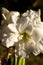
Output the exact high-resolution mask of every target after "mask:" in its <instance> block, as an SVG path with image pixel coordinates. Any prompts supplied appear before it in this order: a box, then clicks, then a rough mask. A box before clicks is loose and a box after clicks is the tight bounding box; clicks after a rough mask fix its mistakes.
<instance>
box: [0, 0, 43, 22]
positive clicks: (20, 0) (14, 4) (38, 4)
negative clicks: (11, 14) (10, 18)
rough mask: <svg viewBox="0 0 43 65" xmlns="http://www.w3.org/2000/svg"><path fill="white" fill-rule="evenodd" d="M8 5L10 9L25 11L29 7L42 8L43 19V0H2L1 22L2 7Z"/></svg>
mask: <svg viewBox="0 0 43 65" xmlns="http://www.w3.org/2000/svg"><path fill="white" fill-rule="evenodd" d="M2 7H6V8H7V9H8V10H10V11H12V10H13V11H19V12H20V13H23V12H25V11H26V10H27V9H28V10H29V9H33V10H38V9H41V19H42V20H43V0H0V22H1V20H2V16H1V8H2Z"/></svg>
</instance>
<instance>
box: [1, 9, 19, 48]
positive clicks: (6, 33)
mask: <svg viewBox="0 0 43 65" xmlns="http://www.w3.org/2000/svg"><path fill="white" fill-rule="evenodd" d="M2 16H3V20H2V33H3V35H2V44H3V45H5V46H6V47H10V46H13V44H14V42H17V41H18V39H17V37H18V33H17V32H18V31H17V29H16V22H17V20H18V18H19V16H20V13H19V12H16V11H11V12H9V11H8V10H7V9H6V8H2Z"/></svg>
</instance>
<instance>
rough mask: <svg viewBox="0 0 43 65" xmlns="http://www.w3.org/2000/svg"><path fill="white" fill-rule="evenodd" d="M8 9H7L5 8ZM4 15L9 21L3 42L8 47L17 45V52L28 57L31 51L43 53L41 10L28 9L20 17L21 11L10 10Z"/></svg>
mask: <svg viewBox="0 0 43 65" xmlns="http://www.w3.org/2000/svg"><path fill="white" fill-rule="evenodd" d="M3 10H6V9H3ZM8 13H9V14H8V15H7V14H6V16H5V14H4V12H3V13H2V15H3V17H4V20H3V21H4V22H6V21H7V22H8V24H7V25H5V26H4V27H3V32H4V34H3V38H2V42H4V43H3V44H6V46H7V47H10V46H13V45H15V54H16V55H19V56H21V57H26V56H28V55H29V54H30V53H33V54H34V55H38V54H39V53H43V23H42V22H41V18H40V10H39V11H37V12H36V11H33V10H30V11H27V12H25V13H23V14H22V16H21V17H18V16H19V15H20V14H19V12H8Z"/></svg>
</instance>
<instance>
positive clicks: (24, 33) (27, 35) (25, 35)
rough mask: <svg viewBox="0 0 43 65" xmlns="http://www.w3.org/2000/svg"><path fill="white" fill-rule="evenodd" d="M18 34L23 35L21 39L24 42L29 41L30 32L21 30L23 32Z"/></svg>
mask: <svg viewBox="0 0 43 65" xmlns="http://www.w3.org/2000/svg"><path fill="white" fill-rule="evenodd" d="M20 35H23V36H22V40H23V41H24V42H27V41H29V40H30V38H31V35H30V34H27V33H26V32H23V33H21V34H20Z"/></svg>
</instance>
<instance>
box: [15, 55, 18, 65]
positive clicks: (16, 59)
mask: <svg viewBox="0 0 43 65" xmlns="http://www.w3.org/2000/svg"><path fill="white" fill-rule="evenodd" d="M17 59H18V57H16V56H15V65H17Z"/></svg>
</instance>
